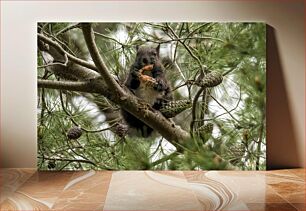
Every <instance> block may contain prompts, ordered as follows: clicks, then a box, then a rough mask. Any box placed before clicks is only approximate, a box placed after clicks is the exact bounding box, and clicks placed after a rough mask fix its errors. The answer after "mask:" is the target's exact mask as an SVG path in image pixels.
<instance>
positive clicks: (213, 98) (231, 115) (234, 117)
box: [210, 95, 240, 123]
mask: <svg viewBox="0 0 306 211" xmlns="http://www.w3.org/2000/svg"><path fill="white" fill-rule="evenodd" d="M210 97H211V98H212V99H214V101H216V103H217V104H218V105H219V106H221V107H222V108H223V109H224V110H225V111H226V112H227V113H228V114H229V115H230V116H231V117H232V118H233V119H234V120H235V121H236V122H238V123H240V122H239V120H237V119H236V118H235V117H234V116H233V115H232V114H231V113H230V112H229V111H228V110H227V109H226V108H225V107H224V106H223V105H222V104H221V103H220V102H219V101H218V100H217V99H216V98H215V97H214V96H212V95H210Z"/></svg>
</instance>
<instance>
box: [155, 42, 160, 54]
mask: <svg viewBox="0 0 306 211" xmlns="http://www.w3.org/2000/svg"><path fill="white" fill-rule="evenodd" d="M159 49H160V44H158V46H157V47H156V53H157V55H158V56H159Z"/></svg>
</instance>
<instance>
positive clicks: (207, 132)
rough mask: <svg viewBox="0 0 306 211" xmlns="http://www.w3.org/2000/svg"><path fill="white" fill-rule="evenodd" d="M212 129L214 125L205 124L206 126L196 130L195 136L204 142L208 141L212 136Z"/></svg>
mask: <svg viewBox="0 0 306 211" xmlns="http://www.w3.org/2000/svg"><path fill="white" fill-rule="evenodd" d="M213 128H214V125H213V124H212V123H207V124H206V125H203V126H201V127H199V128H198V129H197V130H196V134H198V136H200V137H201V138H202V139H203V140H204V141H208V139H209V138H210V136H211V134H212V131H213Z"/></svg>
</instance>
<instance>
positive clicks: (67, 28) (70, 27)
mask: <svg viewBox="0 0 306 211" xmlns="http://www.w3.org/2000/svg"><path fill="white" fill-rule="evenodd" d="M79 26H80V24H79V23H77V24H73V25H70V26H67V27H65V28H63V29H62V30H60V31H59V32H57V33H56V34H55V36H56V37H57V36H58V35H60V34H62V33H65V32H67V31H69V30H71V29H75V28H78V27H79Z"/></svg>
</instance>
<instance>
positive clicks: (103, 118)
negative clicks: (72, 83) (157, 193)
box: [37, 23, 266, 170]
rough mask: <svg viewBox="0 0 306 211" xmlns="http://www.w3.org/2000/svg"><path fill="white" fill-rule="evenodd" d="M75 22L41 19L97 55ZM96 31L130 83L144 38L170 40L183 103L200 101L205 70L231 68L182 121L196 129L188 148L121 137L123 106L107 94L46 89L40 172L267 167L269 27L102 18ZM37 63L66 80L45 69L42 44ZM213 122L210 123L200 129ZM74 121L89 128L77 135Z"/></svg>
mask: <svg viewBox="0 0 306 211" xmlns="http://www.w3.org/2000/svg"><path fill="white" fill-rule="evenodd" d="M75 24H76V23H39V24H38V30H39V31H44V33H45V34H46V35H47V36H49V37H52V38H53V39H56V40H57V41H58V42H60V44H61V45H62V46H63V48H64V49H65V50H66V51H67V52H69V53H71V54H72V55H75V56H77V57H79V58H82V59H85V60H89V58H90V56H89V55H88V50H87V47H86V45H85V42H84V39H83V35H82V31H81V30H80V28H79V27H77V26H76V27H71V26H74V25H75ZM69 27H71V29H70V28H69ZM64 30H67V31H64ZM94 31H95V32H96V34H95V37H96V38H95V41H96V43H97V46H98V48H99V51H100V54H101V55H102V57H103V58H104V60H105V62H106V65H107V66H108V67H109V69H110V71H111V73H112V74H113V75H114V76H115V77H116V78H117V79H118V80H119V81H121V82H123V81H124V80H125V78H126V75H127V73H128V71H129V67H130V66H131V64H132V63H133V61H134V58H135V52H136V49H135V47H136V45H140V44H146V43H149V44H154V45H157V44H161V58H162V62H163V63H164V66H165V67H166V76H167V78H168V79H169V81H170V83H171V85H172V87H173V90H174V91H173V95H174V97H175V100H190V101H194V98H195V96H196V94H197V93H198V92H199V91H200V90H201V89H200V87H199V86H197V85H196V83H193V82H195V80H197V79H199V80H200V82H201V80H202V83H203V77H202V76H204V75H207V74H210V72H213V73H217V74H218V75H220V77H221V74H222V75H223V80H222V82H221V84H219V85H217V84H213V85H212V87H209V88H206V89H204V90H202V92H199V95H198V96H199V98H198V99H197V100H196V102H195V103H196V104H194V105H193V108H187V109H186V110H185V111H183V112H182V113H180V114H179V115H177V116H176V117H175V118H173V120H174V121H175V123H176V124H177V125H180V126H181V127H182V128H183V129H185V130H187V131H190V126H191V124H190V123H191V122H193V123H194V124H193V127H194V128H193V131H197V132H195V133H194V134H193V140H191V141H190V142H189V143H188V144H186V145H185V146H181V147H182V150H180V151H175V150H174V147H173V146H171V145H170V143H168V142H167V140H165V139H162V138H161V137H160V136H159V135H158V134H155V136H153V137H151V138H150V139H144V138H136V137H135V136H125V137H120V136H118V135H116V131H115V130H114V126H115V125H116V123H118V122H120V121H121V120H120V115H119V108H118V106H117V105H114V104H113V103H111V102H109V101H108V100H107V99H105V98H104V97H103V96H98V95H96V94H92V95H89V94H83V93H77V92H68V91H63V90H62V91H59V90H48V89H39V90H38V105H37V107H38V126H37V134H38V158H39V159H38V167H39V169H41V170H47V169H49V170H64V169H65V170H75V169H90V168H92V169H110V170H112V169H113V170H120V169H124V170H130V169H136V170H147V169H152V170H162V169H172V170H188V169H191V170H204V169H226V168H227V167H228V166H229V165H230V164H232V165H235V166H236V167H238V168H240V169H243V170H255V169H260V170H263V169H265V159H266V155H265V152H266V149H265V148H266V123H265V122H266V114H265V112H266V111H265V105H266V37H265V33H266V27H265V24H263V23H95V24H94ZM37 65H38V68H37V77H38V78H39V79H48V80H59V79H60V78H59V77H58V76H56V75H54V74H53V72H52V71H49V70H48V68H46V67H43V65H45V58H44V56H43V53H42V52H41V51H39V50H38V53H37ZM201 75H202V76H201ZM201 77H202V79H201ZM60 80H63V79H60ZM220 80H221V79H220ZM220 80H218V82H220ZM204 81H205V78H204ZM198 84H199V83H198ZM192 113H193V114H192ZM206 125H209V128H210V130H209V131H207V130H203V131H204V132H201V133H200V132H199V130H198V129H199V128H204V127H205V126H206ZM75 126H80V127H81V128H82V129H83V133H82V135H81V136H80V137H79V138H78V139H76V140H73V139H71V140H69V139H68V138H67V132H68V131H69V129H71V128H73V127H75ZM103 128H109V129H107V130H103V131H101V130H102V129H103Z"/></svg>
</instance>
